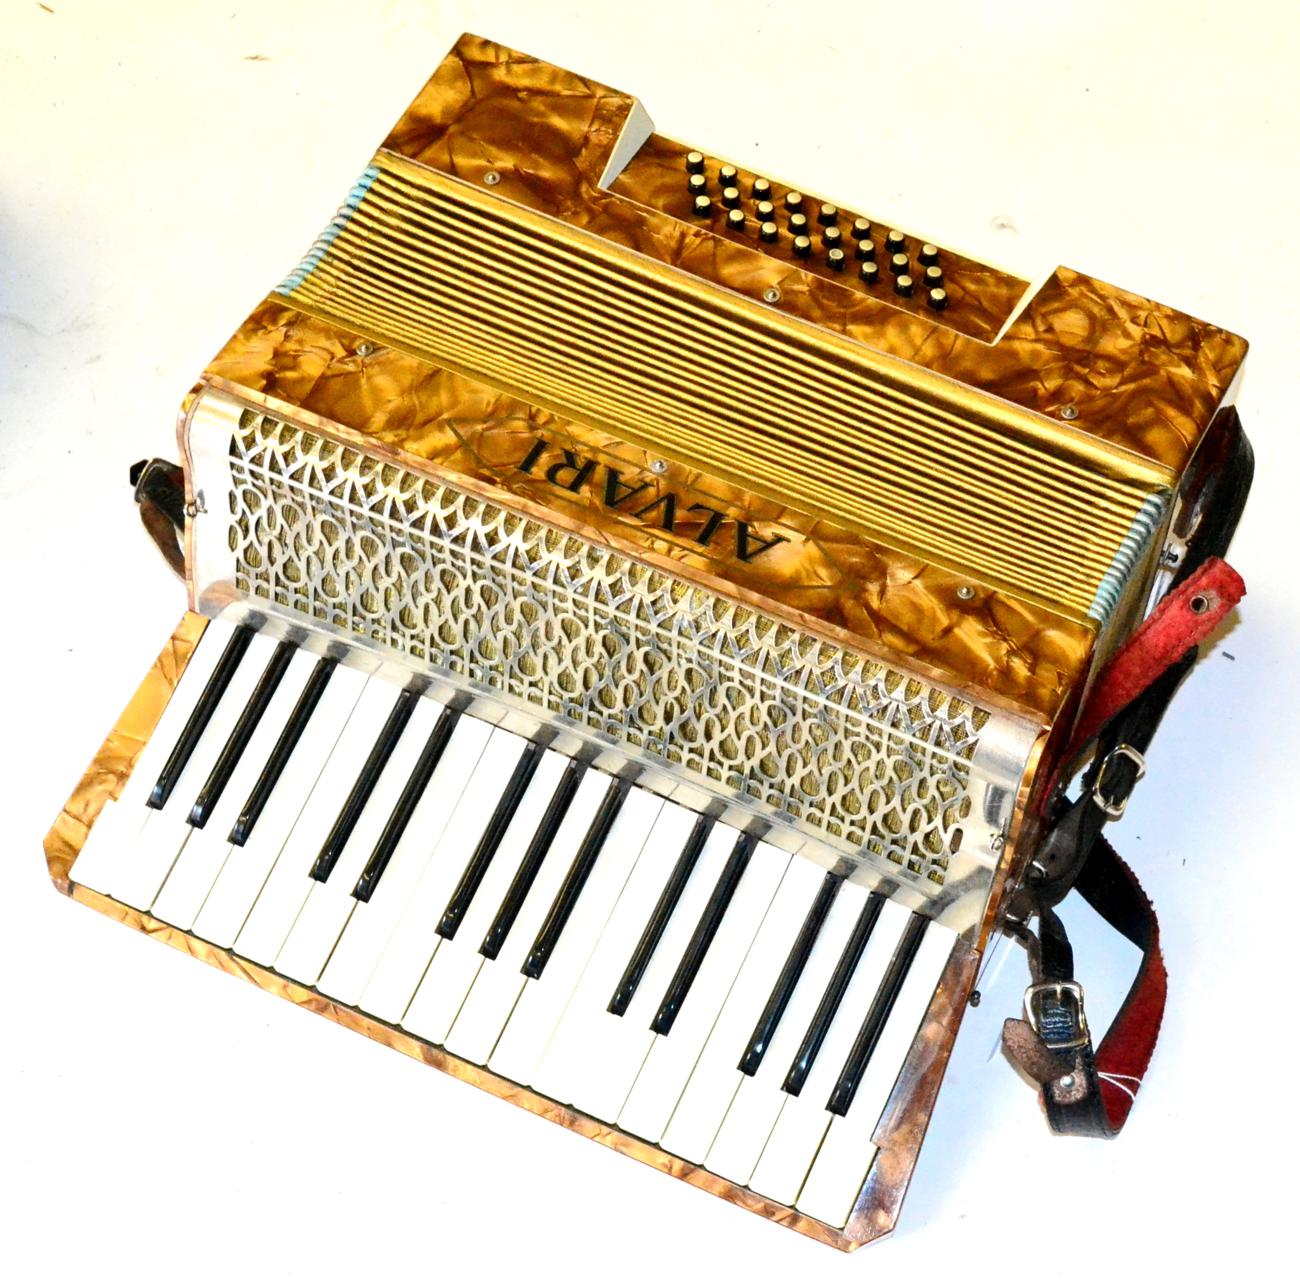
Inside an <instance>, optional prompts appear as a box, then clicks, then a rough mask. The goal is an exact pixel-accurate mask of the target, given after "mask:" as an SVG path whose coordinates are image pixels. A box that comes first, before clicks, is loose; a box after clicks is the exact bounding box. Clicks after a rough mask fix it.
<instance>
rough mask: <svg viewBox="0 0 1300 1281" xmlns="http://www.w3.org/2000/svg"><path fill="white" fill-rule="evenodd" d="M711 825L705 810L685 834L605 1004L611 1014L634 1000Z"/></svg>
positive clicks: (618, 1011)
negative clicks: (663, 883) (619, 976)
mask: <svg viewBox="0 0 1300 1281" xmlns="http://www.w3.org/2000/svg"><path fill="white" fill-rule="evenodd" d="M712 827H713V820H712V819H711V818H709V817H707V816H706V815H704V814H701V815H700V817H699V818H698V819H696V820H695V826H694V827H693V828H692V829H691V834H690V836H688V837H687V838H686V844H685V846H684V847H683V848H682V852H681V853H680V854H679V855H678V856H677V862H676V864H675V865H674V867H673V871H672V875H671V876H670V877H669V878H668V883H667V884H666V885H665V886H664V888H663V890H662V892H661V893H660V895H659V901H658V902H657V903H656V904H655V906H654V911H653V912H651V913H650V919H649V920H648V921H647V922H646V927H645V929H644V930H642V931H641V938H640V939H639V940H638V942H637V945H636V950H635V951H634V952H633V953H632V959H631V960H630V961H629V962H628V963H627V969H625V970H624V971H623V977H622V978H621V979H619V981H618V987H616V988H615V989H614V995H613V996H612V997H610V1000H609V1005H608V1006H606V1009H608V1010H609V1012H610V1013H611V1014H617V1015H619V1017H620V1018H621V1017H622V1016H623V1015H624V1014H626V1013H627V1007H628V1006H629V1005H631V1004H632V998H633V997H634V996H635V995H636V990H637V988H638V987H640V986H641V980H642V979H643V978H644V977H645V972H646V967H647V966H648V965H649V964H650V960H651V958H652V957H653V956H654V954H655V948H657V947H658V946H659V940H660V939H661V938H663V933H664V930H666V929H667V928H668V920H669V918H670V917H671V916H672V914H673V912H674V911H676V910H677V900H678V899H680V898H681V896H682V891H683V890H684V889H685V888H686V882H687V881H689V880H690V879H691V873H692V872H693V871H694V870H695V864H696V863H698V862H699V860H700V851H701V850H703V849H704V842H705V841H706V840H708V837H709V832H710V830H711V829H712Z"/></svg>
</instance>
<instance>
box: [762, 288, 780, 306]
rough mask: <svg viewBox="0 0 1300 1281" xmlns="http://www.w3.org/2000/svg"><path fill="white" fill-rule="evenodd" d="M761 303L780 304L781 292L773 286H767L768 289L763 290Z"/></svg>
mask: <svg viewBox="0 0 1300 1281" xmlns="http://www.w3.org/2000/svg"><path fill="white" fill-rule="evenodd" d="M763 301H764V302H780V301H781V291H780V290H779V289H778V288H777V287H776V286H775V285H768V287H767V288H766V289H764V290H763Z"/></svg>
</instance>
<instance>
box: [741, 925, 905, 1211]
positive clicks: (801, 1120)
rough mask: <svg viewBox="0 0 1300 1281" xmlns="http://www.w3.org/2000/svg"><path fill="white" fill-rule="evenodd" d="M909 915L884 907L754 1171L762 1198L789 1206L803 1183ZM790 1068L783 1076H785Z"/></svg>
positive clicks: (754, 1181) (753, 1184) (753, 1181)
mask: <svg viewBox="0 0 1300 1281" xmlns="http://www.w3.org/2000/svg"><path fill="white" fill-rule="evenodd" d="M910 915H911V913H910V912H908V910H907V909H906V908H904V907H900V906H899V905H898V904H897V903H893V902H890V901H886V902H885V903H883V904H882V905H881V909H880V915H879V916H878V917H877V918H876V923H875V925H874V927H873V928H872V931H871V937H870V938H869V939H868V940H867V946H866V949H865V950H864V951H863V953H862V956H861V958H860V959H859V961H858V964H857V967H856V969H855V970H854V972H853V977H852V978H851V979H850V980H849V985H848V987H847V988H846V989H845V992H844V996H843V998H842V999H841V1001H840V1005H839V1008H838V1010H837V1011H836V1013H835V1017H834V1019H833V1020H832V1022H831V1025H830V1028H829V1029H828V1031H827V1033H826V1039H825V1040H824V1041H823V1042H822V1045H821V1049H820V1050H819V1051H818V1054H817V1057H816V1059H815V1060H814V1061H813V1066H812V1069H811V1070H810V1071H809V1073H808V1076H807V1079H806V1080H805V1081H804V1083H803V1088H802V1089H801V1090H800V1092H799V1094H798V1095H789V1094H787V1095H786V1097H785V1101H784V1103H783V1104H782V1106H781V1115H780V1116H778V1117H777V1120H776V1124H775V1125H774V1126H773V1127H772V1133H771V1134H770V1135H769V1136H768V1140H767V1146H766V1147H765V1148H764V1149H763V1155H762V1156H761V1157H760V1158H759V1161H758V1165H757V1166H756V1167H755V1169H754V1175H753V1178H751V1179H750V1181H749V1186H750V1187H751V1188H752V1189H753V1190H754V1191H755V1192H759V1193H761V1194H762V1195H763V1196H766V1197H770V1198H771V1199H772V1200H774V1201H779V1202H780V1203H781V1204H782V1205H793V1204H794V1203H795V1199H796V1198H797V1197H798V1195H799V1189H800V1188H801V1187H802V1186H803V1181H804V1179H805V1178H806V1177H807V1174H808V1170H809V1168H810V1167H811V1165H812V1162H813V1158H814V1157H815V1156H816V1155H817V1149H818V1147H820V1145H821V1141H822V1138H823V1137H824V1136H825V1134H826V1130H827V1128H828V1127H829V1126H830V1123H831V1119H832V1118H831V1113H830V1112H828V1111H827V1110H826V1100H827V1099H829V1098H830V1094H831V1090H832V1089H834V1088H835V1081H836V1079H837V1078H838V1076H839V1072H840V1069H841V1068H842V1067H843V1066H844V1061H845V1059H846V1058H848V1055H849V1051H850V1050H851V1049H852V1048H853V1040H854V1038H855V1037H856V1036H857V1034H858V1029H859V1028H860V1027H861V1026H862V1021H863V1019H865V1018H866V1017H867V1012H868V1011H869V1010H870V1009H871V1002H872V1001H873V1000H874V999H875V996H876V991H877V989H878V988H879V987H880V981H881V979H882V978H884V976H885V971H886V970H887V969H888V967H889V958H890V957H891V956H893V954H894V948H895V946H896V945H897V944H898V941H899V939H900V938H901V937H902V935H903V927H904V926H905V925H906V924H907V920H908V917H909V916H910ZM789 1066H790V1065H789V1064H787V1065H786V1067H785V1068H784V1069H783V1071H788V1070H789Z"/></svg>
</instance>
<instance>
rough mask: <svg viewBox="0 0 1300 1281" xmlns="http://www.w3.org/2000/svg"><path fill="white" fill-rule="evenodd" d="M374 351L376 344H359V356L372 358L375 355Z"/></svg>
mask: <svg viewBox="0 0 1300 1281" xmlns="http://www.w3.org/2000/svg"><path fill="white" fill-rule="evenodd" d="M374 351H375V344H374V343H372V342H363V343H358V344H357V355H358V356H371V355H374Z"/></svg>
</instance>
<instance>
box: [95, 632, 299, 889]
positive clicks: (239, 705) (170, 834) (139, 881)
mask: <svg viewBox="0 0 1300 1281" xmlns="http://www.w3.org/2000/svg"><path fill="white" fill-rule="evenodd" d="M276 643H277V642H276V641H275V640H274V638H272V637H270V636H266V635H258V636H254V637H253V638H252V640H251V641H250V642H249V645H248V649H247V650H246V651H245V652H244V656H243V658H242V659H241V660H240V662H239V666H238V667H237V668H236V669H235V674H234V675H233V676H232V677H231V679H230V683H229V685H227V686H226V690H225V693H224V694H223V695H222V697H221V701H220V702H218V704H217V706H216V710H215V711H214V712H213V713H212V716H211V718H210V719H209V720H208V723H207V725H206V726H205V727H204V729H203V733H202V734H201V735H200V736H199V740H198V742H197V743H196V744H195V746H194V750H193V752H192V753H191V754H190V758H189V760H188V761H187V762H186V763H185V768H184V769H183V770H182V771H181V773H180V775H179V777H178V778H177V780H176V785H175V787H174V788H173V789H172V792H171V795H170V796H169V797H168V798H167V803H166V805H164V806H163V808H162V809H159V810H150V811H149V815H148V817H147V818H146V820H145V823H144V826H143V827H142V828H141V829H140V835H139V837H138V838H137V839H136V848H135V851H134V853H133V854H132V855H131V856H130V857H129V858H128V859H126V860H125V861H124V862H123V863H122V866H121V870H120V872H119V873H118V875H117V877H116V878H115V879H114V882H113V897H114V898H116V899H119V900H120V901H121V902H123V903H127V904H129V905H130V906H131V907H136V908H139V909H140V910H141V911H148V910H149V908H150V907H152V906H153V901H154V899H155V898H156V897H157V895H158V891H159V890H160V889H161V888H162V883H163V881H164V880H166V879H167V874H168V872H170V871H171V869H172V864H173V863H174V862H175V861H176V858H177V856H178V855H179V854H180V852H181V847H182V846H183V845H184V844H185V840H186V838H187V837H188V836H189V834H190V833H191V832H192V831H193V830H194V829H193V828H192V827H190V825H189V823H188V822H187V821H186V820H187V819H188V818H189V813H190V806H191V805H193V804H194V801H195V799H196V797H197V796H198V794H199V790H200V789H201V788H202V786H203V784H204V783H205V782H206V781H207V778H208V775H209V773H211V771H212V767H213V766H214V765H215V764H216V762H217V757H218V756H220V755H221V749H222V748H223V747H224V746H225V745H226V739H227V738H229V737H230V731H231V730H233V729H234V728H235V722H236V721H237V720H238V719H239V716H240V713H241V712H243V710H244V706H245V704H247V702H248V700H249V699H250V698H251V697H252V695H253V690H254V688H255V687H256V685H257V682H258V680H259V679H260V678H261V675H262V672H263V671H264V670H265V669H266V665H267V663H268V662H269V661H270V658H271V655H272V654H274V653H275V647H276Z"/></svg>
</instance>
